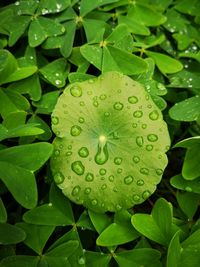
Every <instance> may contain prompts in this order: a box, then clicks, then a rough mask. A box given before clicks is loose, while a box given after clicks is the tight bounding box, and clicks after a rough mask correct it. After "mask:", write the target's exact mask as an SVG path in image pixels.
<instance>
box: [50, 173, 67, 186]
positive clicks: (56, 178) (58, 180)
mask: <svg viewBox="0 0 200 267" xmlns="http://www.w3.org/2000/svg"><path fill="white" fill-rule="evenodd" d="M53 178H54V181H55V183H56V184H61V183H62V182H63V181H64V180H65V177H64V175H63V174H62V173H61V172H58V173H56V174H55V175H54V177H53Z"/></svg>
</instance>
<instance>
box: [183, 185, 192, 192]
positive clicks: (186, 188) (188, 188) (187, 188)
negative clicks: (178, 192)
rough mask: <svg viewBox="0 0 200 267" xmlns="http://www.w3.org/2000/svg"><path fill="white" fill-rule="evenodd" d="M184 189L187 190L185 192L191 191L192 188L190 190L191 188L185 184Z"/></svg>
mask: <svg viewBox="0 0 200 267" xmlns="http://www.w3.org/2000/svg"><path fill="white" fill-rule="evenodd" d="M185 191H187V192H192V191H193V190H192V188H191V187H190V186H186V187H185Z"/></svg>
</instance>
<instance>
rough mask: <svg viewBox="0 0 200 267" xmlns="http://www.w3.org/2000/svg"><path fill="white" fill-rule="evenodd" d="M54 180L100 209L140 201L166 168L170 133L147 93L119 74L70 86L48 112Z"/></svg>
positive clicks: (114, 208)
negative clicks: (50, 119) (52, 146)
mask: <svg viewBox="0 0 200 267" xmlns="http://www.w3.org/2000/svg"><path fill="white" fill-rule="evenodd" d="M52 128H53V131H54V132H55V134H56V135H57V137H56V138H55V140H54V148H55V150H54V155H53V156H52V159H51V168H52V172H53V175H54V180H55V182H56V183H57V184H58V186H59V187H60V188H61V189H62V191H63V193H64V194H65V195H66V196H67V197H69V198H70V199H71V200H72V201H74V202H76V203H78V204H83V205H84V206H86V207H88V208H90V209H92V210H95V211H98V212H104V211H119V210H121V209H127V208H130V207H132V206H133V205H134V204H139V203H142V202H143V201H144V200H145V199H147V198H148V197H149V196H150V195H151V194H152V193H153V192H154V191H155V189H156V185H157V184H158V183H159V182H160V180H161V176H162V173H163V170H164V168H165V166H166V164H167V157H166V155H165V152H166V151H167V149H168V148H169V143H170V140H169V135H168V131H167V126H166V123H165V122H164V121H163V118H162V114H161V112H160V110H159V109H158V107H157V106H156V105H155V104H154V102H153V101H152V99H151V98H150V96H149V95H148V93H147V92H146V90H145V89H144V88H143V87H142V86H141V85H140V84H139V83H137V82H135V81H133V80H132V79H130V78H129V77H127V76H125V75H123V74H121V73H118V72H107V73H105V74H103V75H101V76H100V77H98V78H97V79H90V80H88V81H84V82H80V83H74V84H71V85H69V86H68V87H67V88H66V89H65V90H64V93H63V94H62V95H61V96H60V97H59V99H58V102H57V104H56V107H55V110H54V112H53V114H52Z"/></svg>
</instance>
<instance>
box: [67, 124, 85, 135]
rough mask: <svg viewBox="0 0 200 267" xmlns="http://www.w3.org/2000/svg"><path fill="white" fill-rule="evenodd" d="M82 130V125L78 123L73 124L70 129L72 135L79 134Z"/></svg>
mask: <svg viewBox="0 0 200 267" xmlns="http://www.w3.org/2000/svg"><path fill="white" fill-rule="evenodd" d="M81 131H82V129H81V127H80V126H78V125H73V126H72V127H71V131H70V133H71V135H72V136H78V135H79V134H80V133H81Z"/></svg>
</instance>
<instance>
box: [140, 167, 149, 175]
mask: <svg viewBox="0 0 200 267" xmlns="http://www.w3.org/2000/svg"><path fill="white" fill-rule="evenodd" d="M140 173H142V174H145V175H148V174H149V169H147V168H141V169H140Z"/></svg>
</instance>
